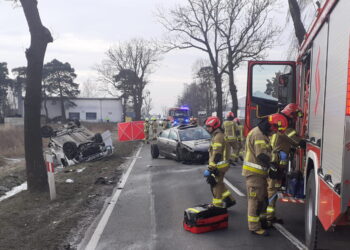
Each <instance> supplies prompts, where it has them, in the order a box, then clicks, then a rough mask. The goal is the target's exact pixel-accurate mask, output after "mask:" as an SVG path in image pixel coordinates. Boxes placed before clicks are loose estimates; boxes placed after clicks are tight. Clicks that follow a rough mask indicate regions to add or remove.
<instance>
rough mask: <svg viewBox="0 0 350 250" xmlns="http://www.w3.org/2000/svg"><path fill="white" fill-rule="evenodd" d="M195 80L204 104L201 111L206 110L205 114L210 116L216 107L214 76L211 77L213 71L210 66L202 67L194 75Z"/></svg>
mask: <svg viewBox="0 0 350 250" xmlns="http://www.w3.org/2000/svg"><path fill="white" fill-rule="evenodd" d="M195 78H196V80H197V83H198V84H199V86H200V92H201V93H202V96H203V97H204V100H203V101H204V102H203V103H204V104H205V106H204V107H203V110H206V112H207V114H211V113H212V112H213V111H214V110H215V107H216V98H215V97H216V96H215V88H214V86H215V83H214V76H213V69H212V67H211V66H203V67H201V68H200V69H199V70H198V71H197V73H196V75H195Z"/></svg>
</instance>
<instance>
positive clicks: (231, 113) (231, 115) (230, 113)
mask: <svg viewBox="0 0 350 250" xmlns="http://www.w3.org/2000/svg"><path fill="white" fill-rule="evenodd" d="M229 117H232V118H233V117H235V114H234V113H233V112H232V111H230V112H228V113H227V115H226V118H229Z"/></svg>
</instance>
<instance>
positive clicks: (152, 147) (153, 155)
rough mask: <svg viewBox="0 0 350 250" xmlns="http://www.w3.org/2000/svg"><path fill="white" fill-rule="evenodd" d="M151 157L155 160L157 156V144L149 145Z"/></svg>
mask: <svg viewBox="0 0 350 250" xmlns="http://www.w3.org/2000/svg"><path fill="white" fill-rule="evenodd" d="M151 155H152V158H153V159H157V158H158V156H159V148H158V145H157V144H152V145H151Z"/></svg>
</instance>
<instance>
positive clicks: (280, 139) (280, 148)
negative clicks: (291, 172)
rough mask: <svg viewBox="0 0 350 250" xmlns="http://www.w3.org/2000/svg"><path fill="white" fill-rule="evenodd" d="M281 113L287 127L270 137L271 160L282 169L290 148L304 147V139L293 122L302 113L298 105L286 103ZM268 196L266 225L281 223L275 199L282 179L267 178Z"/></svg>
mask: <svg viewBox="0 0 350 250" xmlns="http://www.w3.org/2000/svg"><path fill="white" fill-rule="evenodd" d="M281 114H282V115H284V116H285V117H286V118H287V119H288V128H287V129H286V130H285V132H284V133H280V132H278V133H275V134H273V135H272V137H271V147H272V159H271V162H272V163H274V164H278V165H279V167H280V168H282V169H284V171H286V170H287V168H288V162H289V158H290V154H291V150H292V149H294V148H297V147H305V141H304V140H303V139H302V138H301V137H300V136H299V135H298V133H297V132H296V130H295V129H294V127H295V122H296V120H297V118H298V117H302V116H303V113H302V111H301V109H300V108H299V106H298V105H297V104H295V103H290V104H288V105H287V106H286V107H285V108H284V109H283V110H282V111H281ZM267 183H268V188H267V192H268V197H269V204H268V207H267V210H266V216H267V222H268V225H269V226H270V225H272V223H273V222H278V223H283V221H282V220H281V219H277V218H276V216H275V213H276V201H277V192H278V190H279V189H280V188H281V185H282V179H271V178H268V180H267Z"/></svg>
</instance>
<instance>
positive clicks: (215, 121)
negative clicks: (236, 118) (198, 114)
mask: <svg viewBox="0 0 350 250" xmlns="http://www.w3.org/2000/svg"><path fill="white" fill-rule="evenodd" d="M220 125H221V122H220V119H219V118H218V117H216V116H210V117H208V119H207V120H206V122H205V126H207V127H212V128H213V129H217V128H219V127H220Z"/></svg>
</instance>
